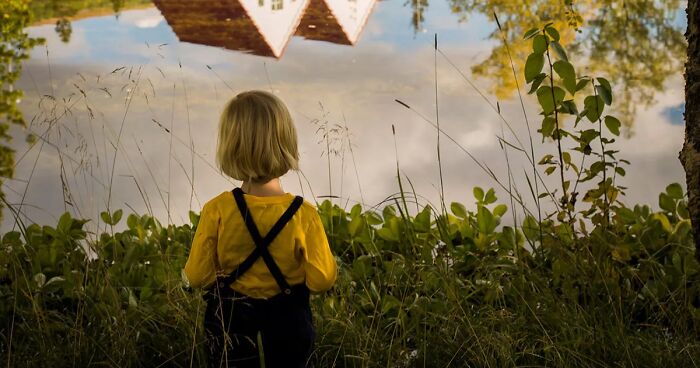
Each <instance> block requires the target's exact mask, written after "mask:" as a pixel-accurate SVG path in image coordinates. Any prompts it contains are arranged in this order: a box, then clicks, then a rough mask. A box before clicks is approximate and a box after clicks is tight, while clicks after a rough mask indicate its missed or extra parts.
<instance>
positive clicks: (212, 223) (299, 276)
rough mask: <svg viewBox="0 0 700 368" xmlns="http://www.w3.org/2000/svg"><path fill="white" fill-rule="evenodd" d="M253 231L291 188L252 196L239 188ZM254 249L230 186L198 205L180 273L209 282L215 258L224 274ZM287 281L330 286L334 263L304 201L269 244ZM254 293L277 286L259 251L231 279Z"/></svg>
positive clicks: (277, 211)
mask: <svg viewBox="0 0 700 368" xmlns="http://www.w3.org/2000/svg"><path fill="white" fill-rule="evenodd" d="M244 198H245V201H246V204H247V205H248V208H249V211H250V214H251V216H252V217H253V220H254V221H255V224H256V225H257V227H258V232H260V235H261V236H262V237H265V234H267V232H268V231H270V228H272V226H273V225H274V224H275V222H277V220H278V219H279V218H280V216H282V213H283V212H284V211H285V210H286V209H287V207H289V205H290V204H291V203H292V200H293V199H294V195H292V194H289V193H287V194H284V195H279V196H265V197H257V196H253V195H249V194H244ZM254 249H255V243H254V242H253V238H252V237H251V236H250V234H249V233H248V229H247V228H246V226H245V222H244V221H243V217H242V216H241V213H240V211H239V210H238V206H237V205H236V201H235V200H234V198H233V194H232V193H231V192H224V193H221V194H220V195H218V196H216V197H214V198H213V199H212V200H210V201H209V202H207V203H206V204H205V205H204V207H203V208H202V212H201V214H200V218H199V224H198V225H197V232H196V233H195V236H194V240H193V241H192V249H191V250H190V256H189V258H188V259H187V263H186V264H185V275H187V279H188V280H189V282H190V285H191V286H192V287H208V286H209V285H211V284H212V283H213V282H214V280H215V279H216V270H217V262H218V264H219V265H220V268H219V269H221V270H223V272H224V273H225V274H228V273H230V272H232V271H233V270H234V269H235V268H236V267H237V266H238V265H239V264H240V263H241V262H243V260H244V259H245V258H246V257H248V256H249V255H250V253H251V252H253V250H254ZM268 250H269V252H270V254H271V255H272V258H273V259H274V260H275V262H276V263H277V265H278V266H279V268H280V270H281V271H282V274H283V275H284V276H285V279H286V280H287V283H289V284H290V285H296V284H301V283H303V282H305V283H306V286H307V287H308V288H309V290H311V291H312V292H321V291H325V290H328V289H330V288H331V286H333V283H334V282H335V278H336V275H337V269H336V263H335V258H334V257H333V254H332V253H331V250H330V247H329V245H328V239H327V238H326V233H325V232H324V230H323V224H322V223H321V218H320V217H319V215H318V212H316V208H315V207H314V206H313V205H312V204H310V203H309V202H307V201H304V203H303V204H302V205H301V207H300V208H299V209H298V210H297V212H296V213H295V214H294V216H293V217H292V219H291V220H290V221H289V222H288V223H287V224H286V225H285V226H284V228H283V229H282V231H281V232H280V233H279V234H278V235H277V237H276V238H275V239H274V240H273V241H272V243H271V244H270V246H269V247H268ZM231 287H232V288H233V289H234V290H236V291H238V292H240V293H243V294H245V295H248V296H251V297H253V298H269V297H272V296H274V295H276V294H278V293H279V292H280V288H279V286H277V283H276V282H275V279H274V278H273V277H272V274H271V273H270V271H269V270H268V268H267V266H266V265H265V262H264V261H263V260H262V257H260V258H258V260H257V261H256V262H255V263H254V264H253V266H252V267H251V268H250V269H249V270H248V271H246V272H245V273H244V274H242V275H241V276H239V277H238V279H237V280H236V281H235V282H234V283H233V284H231Z"/></svg>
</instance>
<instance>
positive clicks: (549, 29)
mask: <svg viewBox="0 0 700 368" xmlns="http://www.w3.org/2000/svg"><path fill="white" fill-rule="evenodd" d="M544 31H545V32H547V34H548V35H549V37H552V39H553V40H554V42H559V31H557V30H556V29H555V28H554V27H551V26H547V27H545V28H544Z"/></svg>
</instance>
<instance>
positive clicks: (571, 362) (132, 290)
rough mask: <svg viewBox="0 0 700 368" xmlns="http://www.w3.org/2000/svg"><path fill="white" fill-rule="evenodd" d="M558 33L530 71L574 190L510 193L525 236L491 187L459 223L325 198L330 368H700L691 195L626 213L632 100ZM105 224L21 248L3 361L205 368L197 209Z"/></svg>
mask: <svg viewBox="0 0 700 368" xmlns="http://www.w3.org/2000/svg"><path fill="white" fill-rule="evenodd" d="M559 37H560V36H559V33H558V31H557V30H556V29H555V28H554V27H552V25H551V24H547V25H543V26H542V27H539V28H534V29H532V30H530V31H528V32H527V33H526V35H525V38H526V39H528V40H530V42H531V44H532V52H531V54H530V55H529V56H528V58H527V62H526V64H525V69H524V72H525V78H526V80H527V82H528V84H529V89H530V90H531V93H532V94H533V95H534V96H535V97H533V98H536V99H537V101H538V102H539V104H540V107H541V116H542V124H541V127H540V129H539V132H540V134H541V136H542V139H543V141H544V142H548V143H551V146H552V147H553V151H552V152H553V153H552V154H548V155H546V156H544V157H543V158H542V159H540V160H539V161H536V160H535V158H534V157H531V156H529V159H530V161H531V162H532V164H533V167H534V168H535V169H536V171H537V172H539V170H537V169H538V168H539V167H542V175H548V174H552V175H557V176H558V177H559V178H560V184H559V187H558V188H556V189H554V188H551V190H549V189H546V188H544V186H542V188H543V189H541V190H540V189H538V188H540V187H539V186H535V188H534V189H532V190H531V195H532V200H533V201H535V202H536V203H538V205H537V209H536V210H533V211H530V210H528V208H527V207H526V206H525V205H524V200H523V198H522V197H521V196H520V194H518V193H517V192H515V191H512V190H508V192H509V193H510V195H511V196H510V197H508V200H509V202H510V203H514V205H511V206H516V208H517V209H518V210H519V213H525V214H526V216H524V217H523V218H517V216H514V217H513V218H514V220H515V221H514V222H513V223H514V224H517V225H516V226H508V225H505V222H504V221H503V219H504V218H505V216H509V215H512V214H513V211H512V210H513V209H512V208H511V209H510V211H509V208H508V207H507V206H506V205H504V204H499V203H498V199H497V197H496V192H495V191H494V190H492V189H488V190H484V189H481V188H474V190H473V195H474V202H475V203H474V205H473V206H471V205H470V206H469V207H467V206H465V205H464V204H461V203H452V204H450V206H445V207H449V212H448V211H447V210H443V209H442V206H441V207H440V208H434V207H431V206H429V205H426V206H424V207H422V206H419V205H417V204H415V203H412V202H411V203H409V202H410V201H408V200H407V197H408V196H407V195H403V194H400V195H398V196H394V197H393V198H392V201H393V202H392V203H391V204H389V205H386V206H384V207H383V208H381V209H363V208H361V207H360V206H359V205H356V206H354V207H352V208H351V209H350V211H347V210H346V209H343V208H341V207H339V206H338V205H336V204H333V203H332V202H330V201H324V202H323V203H320V204H319V206H318V211H319V214H320V216H321V219H322V221H323V224H324V227H325V229H326V231H327V234H328V238H329V240H330V244H331V247H332V250H333V252H334V253H335V254H336V256H337V260H338V263H339V266H340V267H339V277H338V281H337V283H336V285H335V287H334V288H333V289H332V290H330V291H329V292H327V293H325V294H324V295H320V296H314V297H313V298H312V303H313V309H314V317H315V322H316V325H317V329H318V335H317V342H316V349H315V351H314V354H313V361H314V362H315V363H316V365H317V366H319V367H327V366H339V367H375V366H390V367H403V366H405V367H413V366H418V367H445V366H454V367H464V366H478V367H482V366H491V367H500V366H557V367H591V366H650V367H655V366H678V367H680V366H695V365H697V364H698V363H697V362H698V361H699V360H698V359H699V358H700V342H699V337H700V328H699V327H700V326H699V324H698V322H700V283H699V282H698V281H699V280H698V279H699V278H700V275H699V273H698V271H700V265H699V264H698V263H697V261H696V260H695V258H694V246H693V241H692V236H691V233H690V220H689V216H688V211H687V207H686V199H685V194H684V193H683V189H682V187H681V186H680V185H678V184H671V185H669V186H668V187H667V188H666V190H665V191H664V192H663V193H661V194H660V195H659V199H658V206H659V208H660V210H659V211H654V210H652V209H651V208H650V207H648V206H644V205H636V206H633V207H630V206H626V205H625V204H624V203H623V202H621V200H620V198H621V197H622V196H623V195H624V188H623V187H621V186H619V185H618V184H617V183H616V178H617V177H619V176H622V175H624V169H623V167H622V166H623V164H625V161H624V160H623V159H620V158H618V157H617V154H618V152H617V151H615V150H614V149H612V148H611V147H612V146H613V145H614V143H615V141H614V137H615V136H617V135H618V134H619V129H620V123H619V121H617V119H615V118H614V117H613V116H611V115H606V114H605V109H606V106H610V105H612V103H613V88H612V86H611V85H610V83H609V82H608V81H607V80H606V79H605V78H603V77H598V76H581V75H578V74H577V73H576V70H575V68H574V66H573V65H572V63H571V62H570V61H569V59H568V56H567V52H566V50H565V49H564V47H563V46H562V45H561V44H560V43H559ZM579 107H580V108H579ZM506 146H510V147H516V143H509V144H508V145H506ZM506 146H504V148H507V147H506ZM518 150H519V152H522V153H523V154H526V155H527V151H528V150H527V149H525V148H519V149H518ZM579 160H580V161H579ZM574 162H576V163H578V162H581V163H580V164H574ZM538 178H539V176H538V175H535V174H533V177H532V180H533V182H534V183H537V182H538V181H540V182H541V183H544V181H542V180H541V178H540V179H538ZM397 179H398V181H399V184H401V179H400V177H397ZM579 192H580V193H582V194H581V195H579V194H578V193H579ZM541 201H551V202H552V203H553V204H555V208H556V210H554V211H552V212H551V213H546V212H543V211H544V210H543V208H544V207H545V206H543V205H541ZM414 206H415V207H414ZM517 206H521V207H520V208H518V207H517ZM582 207H583V208H582ZM101 217H102V219H101V220H102V221H103V222H104V223H106V224H107V225H108V227H107V228H106V230H105V231H104V232H102V233H100V234H91V233H88V232H87V231H86V230H85V224H86V220H80V219H75V218H73V217H71V215H69V214H65V215H63V216H62V217H61V218H60V220H59V222H58V224H57V225H56V226H55V227H52V226H39V225H37V224H31V225H29V226H27V227H23V226H22V227H20V230H19V231H11V232H7V233H5V234H3V235H2V241H1V245H0V247H1V248H2V251H0V326H1V327H0V340H2V344H0V357H1V358H2V361H3V363H4V364H5V363H6V364H7V365H8V366H88V365H91V364H99V365H107V366H118V367H132V366H201V365H203V364H204V363H205V359H206V356H205V348H204V336H203V333H202V324H201V322H202V314H203V307H204V304H203V301H202V299H201V291H199V290H190V289H188V288H187V286H186V282H185V280H184V278H183V276H182V267H183V266H184V263H185V261H186V259H187V254H188V249H189V246H190V242H191V240H192V237H193V235H194V232H195V231H196V226H197V222H198V216H197V215H196V214H195V213H191V216H190V224H184V225H168V226H163V225H162V224H161V223H160V222H159V221H158V220H157V219H155V218H153V217H150V216H147V215H144V216H139V215H136V214H130V215H128V216H126V219H124V218H123V217H124V216H123V212H122V211H121V210H118V211H116V212H114V213H107V212H105V213H103V214H102V216H101Z"/></svg>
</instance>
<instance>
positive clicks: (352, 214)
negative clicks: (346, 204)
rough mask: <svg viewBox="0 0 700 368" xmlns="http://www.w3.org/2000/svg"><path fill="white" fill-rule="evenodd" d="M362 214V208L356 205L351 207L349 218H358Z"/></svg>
mask: <svg viewBox="0 0 700 368" xmlns="http://www.w3.org/2000/svg"><path fill="white" fill-rule="evenodd" d="M361 214H362V206H361V205H360V204H359V203H358V204H356V205H354V206H352V209H351V210H350V218H353V219H354V218H356V217H359V216H360V215H361Z"/></svg>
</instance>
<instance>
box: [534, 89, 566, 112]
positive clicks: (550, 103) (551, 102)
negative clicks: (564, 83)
mask: <svg viewBox="0 0 700 368" xmlns="http://www.w3.org/2000/svg"><path fill="white" fill-rule="evenodd" d="M552 94H554V98H552ZM565 96H566V92H564V90H563V89H561V88H559V87H554V89H552V88H551V87H548V86H542V87H540V88H539V89H538V90H537V101H539V103H540V106H541V107H542V110H544V114H545V115H549V114H551V113H552V112H553V111H554V108H555V103H556V104H557V105H558V104H560V103H561V102H562V101H563V100H564V97H565Z"/></svg>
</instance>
